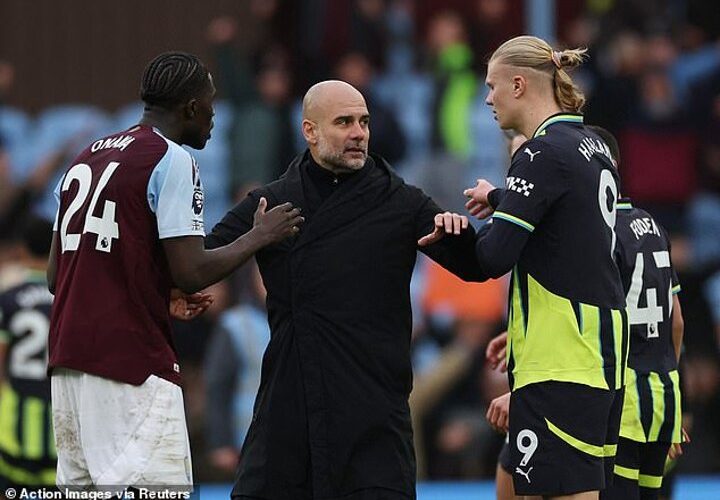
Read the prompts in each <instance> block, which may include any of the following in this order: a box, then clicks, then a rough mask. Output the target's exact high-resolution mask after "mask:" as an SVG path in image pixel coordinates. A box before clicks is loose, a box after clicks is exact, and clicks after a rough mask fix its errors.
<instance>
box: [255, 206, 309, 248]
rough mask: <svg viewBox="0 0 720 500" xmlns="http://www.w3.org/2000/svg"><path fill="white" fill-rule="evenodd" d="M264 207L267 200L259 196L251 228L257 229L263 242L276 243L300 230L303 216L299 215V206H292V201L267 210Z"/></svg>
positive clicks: (303, 219)
mask: <svg viewBox="0 0 720 500" xmlns="http://www.w3.org/2000/svg"><path fill="white" fill-rule="evenodd" d="M266 208H267V200H266V199H265V198H264V197H263V198H260V202H259V203H258V207H257V210H255V216H254V224H253V229H254V230H257V231H258V234H260V238H261V239H262V241H263V242H265V244H270V243H277V242H279V241H282V240H284V239H285V238H287V237H288V236H292V235H295V234H297V233H299V232H300V224H302V223H303V222H305V218H304V217H302V216H301V215H300V209H299V208H293V204H292V203H290V202H287V203H283V204H282V205H278V206H276V207H274V208H273V209H272V210H268V211H267V212H266V211H265V209H266Z"/></svg>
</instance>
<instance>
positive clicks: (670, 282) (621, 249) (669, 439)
mask: <svg viewBox="0 0 720 500" xmlns="http://www.w3.org/2000/svg"><path fill="white" fill-rule="evenodd" d="M591 128H592V129H593V131H595V132H596V133H597V134H598V135H599V136H601V137H602V138H603V140H604V141H605V142H606V143H607V144H608V145H610V149H611V152H612V154H613V158H614V159H615V162H616V164H619V161H620V151H619V148H618V146H617V141H616V140H615V138H614V137H613V136H612V134H610V132H608V131H607V130H605V129H603V128H601V127H591ZM615 231H616V232H617V236H618V245H617V250H616V260H617V263H618V267H619V268H620V275H621V276H622V281H623V289H624V291H625V296H626V300H627V311H628V320H629V323H630V354H629V356H628V368H627V387H626V389H625V402H624V404H623V411H622V420H621V424H620V441H619V444H618V453H617V460H616V463H615V480H614V482H613V485H612V486H610V487H608V488H607V489H606V490H605V491H603V492H602V493H601V498H603V499H607V500H616V499H617V500H625V499H629V500H632V499H639V498H643V499H647V500H651V499H656V498H658V494H659V491H660V487H661V486H662V480H663V471H664V468H665V462H666V457H667V455H668V450H669V449H670V447H671V446H672V445H673V444H675V445H676V446H678V445H679V444H680V443H681V442H682V441H683V436H684V431H682V428H681V425H682V423H681V405H680V381H679V376H678V371H677V370H678V362H679V360H680V351H681V347H682V339H683V318H682V310H681V308H680V300H679V299H678V293H679V292H680V284H679V282H678V278H677V274H675V270H674V269H673V267H672V262H671V260H670V240H669V238H668V235H667V233H666V232H665V229H663V228H662V226H660V225H659V224H658V223H657V222H656V221H655V219H653V217H652V216H651V215H650V214H649V213H647V212H646V211H644V210H642V209H640V208H637V207H634V206H633V205H632V202H631V201H630V199H629V198H620V200H619V202H618V212H617V224H616V226H615Z"/></svg>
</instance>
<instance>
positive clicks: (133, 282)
mask: <svg viewBox="0 0 720 500" xmlns="http://www.w3.org/2000/svg"><path fill="white" fill-rule="evenodd" d="M56 197H57V198H58V201H59V208H58V214H57V217H56V221H55V228H54V229H55V231H57V233H58V234H57V237H58V238H57V240H56V252H57V253H56V259H57V274H56V285H55V293H56V295H55V301H54V303H53V310H52V319H51V326H50V339H49V347H50V360H49V367H50V370H52V369H53V368H56V367H64V368H71V369H75V370H78V371H82V372H85V373H91V374H94V375H98V376H101V377H105V378H108V379H111V380H117V381H120V382H125V383H129V384H135V385H139V384H141V383H143V382H144V381H145V379H147V377H148V376H150V375H151V374H154V375H157V376H159V377H161V378H165V379H167V380H169V381H171V382H174V383H176V384H179V382H180V367H179V365H178V362H177V358H176V354H175V349H174V345H173V340H172V336H171V331H170V316H169V312H168V304H169V299H170V289H171V286H172V278H171V275H170V270H169V267H168V263H167V259H166V257H165V253H164V250H163V247H162V243H161V240H162V239H164V238H174V237H180V236H201V237H202V236H204V230H203V210H202V209H203V190H202V184H201V182H200V175H199V171H198V167H197V164H196V163H195V161H194V159H193V158H192V156H191V155H190V154H189V153H188V152H187V151H185V150H184V149H182V148H181V147H180V146H179V145H178V144H176V143H174V142H173V141H170V140H169V139H167V138H165V137H164V136H163V135H162V134H161V133H160V132H159V131H158V130H157V129H154V128H151V127H148V126H145V125H138V126H136V127H133V128H131V129H128V130H126V131H123V132H120V133H117V134H114V135H111V136H109V137H106V138H103V139H100V140H98V141H95V142H94V143H92V144H91V145H90V146H88V147H87V148H86V149H85V150H84V151H83V152H82V153H80V155H79V156H78V157H77V158H76V159H75V161H74V162H73V166H72V167H70V169H69V170H68V171H67V172H66V173H65V175H64V176H63V178H62V180H61V181H60V184H59V185H58V188H57V190H56Z"/></svg>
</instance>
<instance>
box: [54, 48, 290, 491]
mask: <svg viewBox="0 0 720 500" xmlns="http://www.w3.org/2000/svg"><path fill="white" fill-rule="evenodd" d="M140 94H141V98H142V100H143V101H144V103H145V111H144V113H143V116H142V119H141V120H140V123H139V124H138V125H136V126H134V127H131V128H130V129H128V130H124V131H122V132H119V133H116V134H113V135H111V136H108V137H105V138H102V139H99V140H97V141H95V142H93V143H92V144H90V145H89V146H88V147H87V148H86V149H85V150H84V151H83V152H81V153H80V155H79V156H78V157H77V158H76V159H75V160H74V162H73V163H72V165H71V166H70V168H69V169H68V170H67V172H66V173H65V175H64V177H63V178H62V180H61V182H60V184H59V185H58V188H57V191H56V195H57V197H58V201H59V208H58V213H57V218H56V222H55V227H54V230H55V232H54V236H53V248H52V250H51V255H50V265H49V268H48V281H49V286H50V290H51V291H54V293H55V301H54V304H53V309H52V319H51V324H50V339H49V349H50V359H49V371H50V373H51V387H52V400H53V424H54V431H55V439H56V444H57V452H58V468H57V482H58V484H59V485H68V486H77V487H89V486H92V485H94V486H95V487H112V488H113V489H115V490H119V489H122V488H124V487H128V486H135V487H137V486H145V485H152V486H161V485H173V486H176V487H185V488H191V486H192V471H191V462H190V451H189V444H188V438H187V429H186V424H185V416H184V410H183V399H182V391H181V389H180V386H179V384H180V374H181V367H180V365H179V363H178V360H177V357H176V354H175V349H174V346H173V340H172V335H171V332H170V316H169V310H168V305H169V300H170V296H171V289H172V288H173V287H178V288H179V289H181V290H182V291H183V292H186V293H191V292H195V291H197V290H201V289H203V288H204V287H206V286H207V285H210V284H212V283H214V282H216V281H218V280H220V279H222V278H224V277H225V276H226V275H227V274H229V273H230V272H231V271H232V270H233V269H235V268H236V267H237V266H239V265H240V264H242V263H243V262H245V261H246V260H247V259H248V258H249V257H251V256H252V255H253V254H254V253H255V252H256V251H257V250H259V249H260V248H262V247H264V246H266V245H268V244H271V243H275V242H278V241H281V240H283V239H284V238H286V237H288V236H291V235H294V234H296V233H297V231H298V224H300V223H301V222H302V220H303V219H302V217H301V216H300V215H299V210H298V209H297V208H293V207H292V206H291V204H289V203H285V204H281V205H279V206H277V207H275V208H273V209H272V210H269V211H267V212H266V211H265V207H266V206H267V204H266V201H265V200H264V199H261V200H260V202H259V205H258V208H257V210H256V211H255V214H254V226H253V228H252V230H251V231H250V232H248V233H246V234H245V235H243V236H242V237H240V238H238V239H236V240H235V241H233V242H231V243H229V244H228V245H226V246H224V247H220V248H217V249H214V250H205V249H204V238H203V237H204V229H203V210H202V208H203V207H202V204H203V188H202V183H201V181H200V170H199V168H198V165H197V164H196V163H195V160H194V159H193V157H192V156H191V155H190V154H189V153H188V152H187V151H185V150H184V149H183V148H181V147H180V146H181V145H183V144H186V145H188V146H190V147H192V148H195V149H201V148H203V147H204V146H205V143H206V141H207V140H208V139H209V137H210V130H211V129H212V118H213V114H214V112H213V105H212V102H213V98H214V95H215V87H214V85H213V81H212V77H211V75H210V73H209V72H208V70H207V68H206V67H205V66H204V65H203V64H202V62H201V61H200V60H198V59H197V58H196V57H195V56H193V55H191V54H186V53H182V52H171V53H165V54H161V55H160V56H158V57H156V58H155V59H153V60H152V61H151V62H150V63H149V64H148V66H147V67H146V69H145V72H144V74H143V77H142V84H141V91H140Z"/></svg>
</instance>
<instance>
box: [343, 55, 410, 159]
mask: <svg viewBox="0 0 720 500" xmlns="http://www.w3.org/2000/svg"><path fill="white" fill-rule="evenodd" d="M374 73H375V68H373V66H372V63H371V61H370V59H368V57H367V56H365V55H364V54H362V53H361V52H351V53H349V54H346V55H345V56H343V57H342V58H341V59H340V61H339V62H338V64H337V66H336V67H335V76H336V77H337V78H338V80H342V81H344V82H347V83H349V84H350V85H352V86H353V87H355V88H356V89H358V90H359V91H360V92H361V93H362V94H363V95H364V96H365V101H366V103H367V106H368V110H369V111H370V116H371V119H372V127H373V142H372V148H371V149H372V152H373V153H375V154H378V155H380V156H382V157H383V158H385V159H386V160H387V161H388V162H389V163H390V164H394V163H395V162H397V161H400V160H402V158H403V157H404V156H405V136H404V135H403V131H402V130H401V129H400V126H399V125H398V122H397V120H396V119H395V116H393V113H392V112H391V111H390V110H389V109H388V108H387V107H386V106H385V105H384V104H383V103H382V102H380V100H379V99H378V98H377V97H376V95H375V93H374V91H373V85H372V84H373V76H374Z"/></svg>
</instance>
